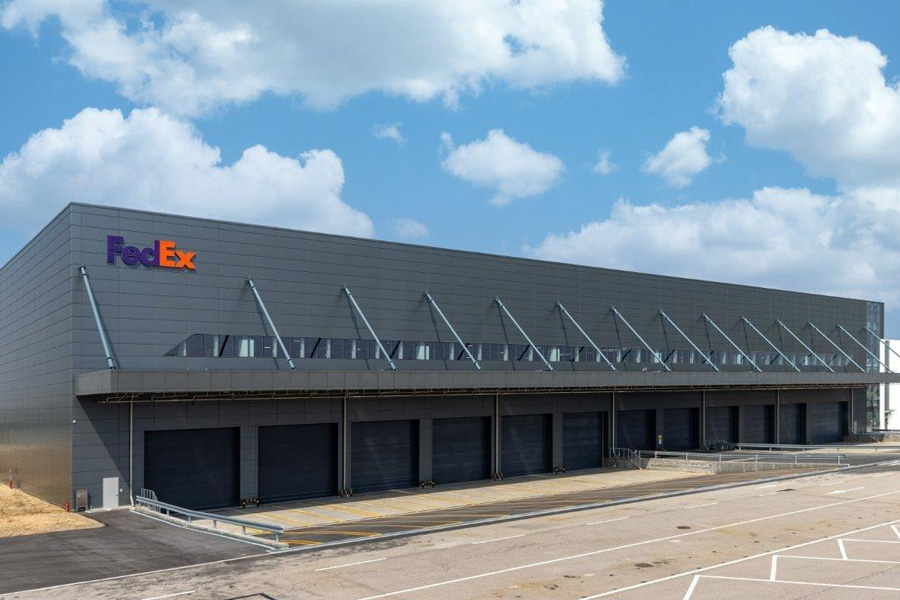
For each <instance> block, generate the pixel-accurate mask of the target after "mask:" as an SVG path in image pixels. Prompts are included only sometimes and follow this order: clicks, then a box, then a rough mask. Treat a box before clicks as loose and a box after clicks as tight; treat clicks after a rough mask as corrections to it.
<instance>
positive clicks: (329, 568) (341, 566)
mask: <svg viewBox="0 0 900 600" xmlns="http://www.w3.org/2000/svg"><path fill="white" fill-rule="evenodd" d="M382 560H387V557H386V556H385V557H384V558H373V559H372V560H361V561H359V562H355V563H348V564H346V565H334V566H333V567H322V568H321V569H316V573H318V572H319V571H330V570H332V569H343V568H344V567H355V566H357V565H367V564H369V563H374V562H379V561H382Z"/></svg>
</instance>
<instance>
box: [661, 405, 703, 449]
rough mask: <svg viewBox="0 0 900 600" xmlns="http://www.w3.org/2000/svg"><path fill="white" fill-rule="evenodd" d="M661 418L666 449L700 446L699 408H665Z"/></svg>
mask: <svg viewBox="0 0 900 600" xmlns="http://www.w3.org/2000/svg"><path fill="white" fill-rule="evenodd" d="M663 418H664V421H663V423H664V431H663V446H664V447H665V448H666V450H696V449H697V448H699V447H700V409H699V408H667V409H666V412H665V413H664V414H663Z"/></svg>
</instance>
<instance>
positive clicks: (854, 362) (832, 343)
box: [808, 321, 866, 373]
mask: <svg viewBox="0 0 900 600" xmlns="http://www.w3.org/2000/svg"><path fill="white" fill-rule="evenodd" d="M808 324H809V326H810V327H812V328H813V329H814V330H815V331H816V332H818V334H819V335H821V336H822V337H823V338H825V339H826V340H827V341H828V343H829V344H831V345H832V346H834V347H835V349H836V350H837V351H838V352H840V353H841V354H843V355H844V357H846V359H847V360H849V361H850V362H851V363H852V364H853V366H854V367H856V368H857V369H859V370H860V371H862V372H863V373H865V372H866V370H865V369H863V368H862V367H861V366H859V363H857V362H856V361H855V360H853V358H852V357H851V356H850V355H849V354H847V353H846V352H844V350H843V348H841V347H840V346H838V345H837V344H835V343H834V342H833V341H832V340H831V338H829V337H828V336H827V335H825V334H824V333H823V332H822V330H821V329H819V328H818V327H816V324H815V323H813V322H812V321H808Z"/></svg>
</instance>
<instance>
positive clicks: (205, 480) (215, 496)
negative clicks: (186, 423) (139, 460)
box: [144, 427, 240, 510]
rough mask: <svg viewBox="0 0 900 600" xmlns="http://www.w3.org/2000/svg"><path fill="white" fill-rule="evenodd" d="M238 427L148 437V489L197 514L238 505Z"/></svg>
mask: <svg viewBox="0 0 900 600" xmlns="http://www.w3.org/2000/svg"><path fill="white" fill-rule="evenodd" d="M239 485H240V429H239V428H237V427H223V428H214V429H179V430H161V431H147V432H146V433H144V487H146V488H149V489H151V490H153V491H154V492H156V496H157V498H159V500H160V501H162V502H168V503H169V504H174V505H176V506H181V507H183V508H191V509H195V510H199V509H210V508H222V507H226V506H236V505H237V504H238V501H239V498H240V491H239Z"/></svg>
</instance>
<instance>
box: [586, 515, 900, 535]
mask: <svg viewBox="0 0 900 600" xmlns="http://www.w3.org/2000/svg"><path fill="white" fill-rule="evenodd" d="M630 518H631V517H619V518H618V519H606V520H605V521H594V522H593V523H588V525H603V524H604V523H615V522H616V521H624V520H625V519H630ZM898 535H900V534H898Z"/></svg>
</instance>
